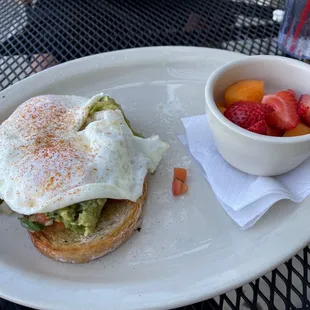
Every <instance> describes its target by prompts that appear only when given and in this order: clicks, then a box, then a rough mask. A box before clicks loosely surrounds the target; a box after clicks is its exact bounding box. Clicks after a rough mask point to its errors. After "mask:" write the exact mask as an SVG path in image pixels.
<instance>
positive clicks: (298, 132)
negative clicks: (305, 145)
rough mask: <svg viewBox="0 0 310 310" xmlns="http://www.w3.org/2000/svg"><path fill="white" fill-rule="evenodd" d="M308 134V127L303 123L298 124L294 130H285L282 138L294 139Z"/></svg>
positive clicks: (309, 131) (309, 129)
mask: <svg viewBox="0 0 310 310" xmlns="http://www.w3.org/2000/svg"><path fill="white" fill-rule="evenodd" d="M308 134H310V127H308V126H307V125H305V124H303V123H299V124H298V125H297V126H296V127H295V128H294V129H291V130H287V131H286V132H285V133H284V135H283V137H296V136H303V135H308Z"/></svg>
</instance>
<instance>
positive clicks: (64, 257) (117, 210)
mask: <svg viewBox="0 0 310 310" xmlns="http://www.w3.org/2000/svg"><path fill="white" fill-rule="evenodd" d="M146 191H147V185H146V181H145V182H144V185H143V194H142V196H141V197H140V198H139V199H138V201H137V202H132V201H129V200H112V199H108V200H107V202H106V204H105V206H104V208H103V210H102V213H101V217H100V221H99V223H98V226H97V228H96V231H95V232H94V233H93V234H91V235H89V236H87V237H84V236H81V235H79V234H77V233H75V232H72V231H71V230H69V229H65V228H64V229H57V227H55V226H54V225H52V226H47V227H45V228H44V229H43V230H42V231H38V232H29V235H30V238H31V240H32V242H33V244H34V245H35V247H36V248H37V249H38V250H39V251H40V252H41V253H42V254H44V255H46V256H48V257H50V258H52V259H55V260H59V261H62V262H67V263H86V262H89V261H91V260H94V259H96V258H99V257H102V256H104V255H106V254H108V253H109V252H111V251H113V250H114V249H116V248H117V247H119V246H120V245H121V244H122V243H124V242H125V241H126V240H128V239H129V238H130V237H131V235H132V234H133V232H134V231H135V230H136V229H137V228H138V227H139V225H140V224H141V222H142V205H143V203H144V201H145V198H146Z"/></svg>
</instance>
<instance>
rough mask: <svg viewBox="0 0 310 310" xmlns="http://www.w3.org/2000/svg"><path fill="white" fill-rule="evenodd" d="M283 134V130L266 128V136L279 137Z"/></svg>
mask: <svg viewBox="0 0 310 310" xmlns="http://www.w3.org/2000/svg"><path fill="white" fill-rule="evenodd" d="M283 134H284V131H283V130H281V129H278V128H273V127H270V126H267V136H272V137H281V136H283Z"/></svg>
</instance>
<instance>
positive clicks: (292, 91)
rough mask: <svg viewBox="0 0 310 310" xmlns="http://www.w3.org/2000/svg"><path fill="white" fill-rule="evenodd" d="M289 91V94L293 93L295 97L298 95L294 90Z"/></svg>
mask: <svg viewBox="0 0 310 310" xmlns="http://www.w3.org/2000/svg"><path fill="white" fill-rule="evenodd" d="M287 91H288V92H289V93H291V94H292V95H293V96H295V97H296V93H295V91H294V90H293V89H288V90H287Z"/></svg>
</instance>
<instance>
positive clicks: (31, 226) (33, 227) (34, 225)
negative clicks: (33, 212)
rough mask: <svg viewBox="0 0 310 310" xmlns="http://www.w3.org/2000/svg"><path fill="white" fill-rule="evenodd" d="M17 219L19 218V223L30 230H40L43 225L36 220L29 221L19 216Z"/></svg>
mask: <svg viewBox="0 0 310 310" xmlns="http://www.w3.org/2000/svg"><path fill="white" fill-rule="evenodd" d="M18 219H19V220H20V223H21V224H22V226H23V227H25V228H26V229H28V230H30V231H40V230H42V229H43V228H44V227H45V226H44V225H42V224H40V223H38V222H32V221H29V220H28V219H26V218H25V217H20V218H18Z"/></svg>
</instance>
